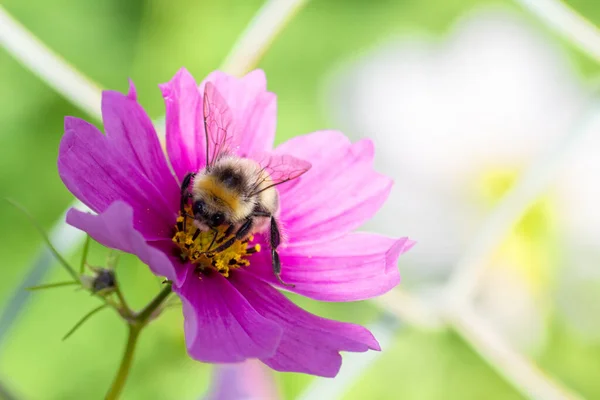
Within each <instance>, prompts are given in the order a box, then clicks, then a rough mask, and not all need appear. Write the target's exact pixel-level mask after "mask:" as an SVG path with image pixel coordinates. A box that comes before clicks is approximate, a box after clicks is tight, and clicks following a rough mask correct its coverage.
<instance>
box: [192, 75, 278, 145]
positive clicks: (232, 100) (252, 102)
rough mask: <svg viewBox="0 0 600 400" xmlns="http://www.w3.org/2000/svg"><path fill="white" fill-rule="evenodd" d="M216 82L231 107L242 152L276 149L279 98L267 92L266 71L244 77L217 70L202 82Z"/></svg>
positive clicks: (201, 87) (203, 83)
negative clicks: (274, 145) (274, 142)
mask: <svg viewBox="0 0 600 400" xmlns="http://www.w3.org/2000/svg"><path fill="white" fill-rule="evenodd" d="M207 81H208V82H212V83H214V84H215V86H216V87H217V89H218V90H219V93H220V94H221V96H223V98H224V99H225V101H226V102H227V104H228V105H229V107H230V108H231V110H232V112H233V115H234V118H235V119H236V125H237V127H238V132H237V134H238V135H239V138H238V140H236V143H238V144H239V146H240V151H239V153H240V154H241V155H247V156H252V155H254V154H258V153H261V152H264V151H270V150H272V149H273V141H274V139H275V129H276V125H277V98H276V96H275V94H274V93H271V92H267V78H266V77H265V73H264V72H263V71H262V70H259V69H257V70H254V71H252V72H250V73H248V74H247V75H246V76H244V77H243V78H241V79H240V78H237V77H234V76H231V75H227V74H225V73H223V72H221V71H214V72H212V73H211V74H210V75H208V77H207V78H206V79H205V80H204V81H203V82H202V84H200V89H201V90H203V88H204V85H205V84H206V82H207Z"/></svg>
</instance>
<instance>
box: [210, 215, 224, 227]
mask: <svg viewBox="0 0 600 400" xmlns="http://www.w3.org/2000/svg"><path fill="white" fill-rule="evenodd" d="M224 221H225V215H223V213H221V212H218V213H215V214H213V216H212V217H211V218H210V222H211V225H212V226H219V225H221V224H222V223H223V222H224Z"/></svg>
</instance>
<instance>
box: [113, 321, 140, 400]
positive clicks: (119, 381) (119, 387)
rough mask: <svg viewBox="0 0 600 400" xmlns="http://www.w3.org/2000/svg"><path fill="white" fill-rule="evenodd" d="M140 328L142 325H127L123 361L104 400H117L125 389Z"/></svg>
mask: <svg viewBox="0 0 600 400" xmlns="http://www.w3.org/2000/svg"><path fill="white" fill-rule="evenodd" d="M142 327H143V326H142V325H129V336H128V338H127V346H125V352H124V353H123V359H122V360H121V365H120V366H119V371H118V372H117V376H115V380H114V381H113V383H112V385H111V387H110V390H109V391H108V394H107V395H106V400H115V399H118V398H119V395H120V394H121V391H123V388H124V387H125V382H126V381H127V376H128V375H129V370H130V369H131V363H132V362H133V353H134V352H135V347H136V345H137V340H138V337H139V335H140V332H141V331H142Z"/></svg>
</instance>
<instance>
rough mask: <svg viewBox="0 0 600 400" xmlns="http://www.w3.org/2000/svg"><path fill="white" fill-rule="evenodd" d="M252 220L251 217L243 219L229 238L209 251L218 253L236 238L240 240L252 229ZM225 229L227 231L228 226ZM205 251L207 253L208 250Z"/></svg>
mask: <svg viewBox="0 0 600 400" xmlns="http://www.w3.org/2000/svg"><path fill="white" fill-rule="evenodd" d="M252 222H253V220H252V218H248V219H247V220H245V221H244V223H243V224H242V226H240V229H238V230H237V232H236V233H235V235H234V236H233V237H231V238H229V240H227V241H226V242H225V243H223V244H221V245H219V247H217V248H216V249H214V250H212V251H210V253H220V252H221V251H223V250H226V249H228V248H229V247H230V246H231V245H232V244H234V243H235V241H236V240H242V239H243V238H245V237H246V236H247V235H248V233H250V230H251V229H252ZM227 230H228V231H229V228H228V229H227ZM232 230H233V228H232ZM206 253H208V251H207V252H206Z"/></svg>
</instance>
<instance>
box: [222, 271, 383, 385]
mask: <svg viewBox="0 0 600 400" xmlns="http://www.w3.org/2000/svg"><path fill="white" fill-rule="evenodd" d="M230 279H231V283H233V284H234V285H235V287H236V288H237V290H238V291H239V292H240V293H241V294H242V295H243V296H244V297H245V298H246V299H248V301H249V302H250V304H251V305H252V307H254V309H255V310H256V311H258V312H259V313H260V314H261V315H263V316H264V317H266V318H268V319H270V320H272V321H274V322H276V323H277V324H278V325H279V326H281V327H282V328H283V335H282V336H281V342H280V343H279V347H278V348H277V352H276V353H275V355H273V356H271V357H261V361H262V362H264V363H265V364H267V365H268V366H269V367H271V368H273V369H275V370H277V371H293V372H304V373H308V374H312V375H319V376H326V377H334V376H335V375H336V374H337V373H338V371H339V369H340V366H341V364H342V357H341V356H340V354H339V352H340V351H352V352H364V351H367V350H369V349H371V350H380V348H379V344H378V343H377V340H375V338H374V337H373V335H372V334H371V332H369V331H368V330H367V329H365V328H363V327H362V326H359V325H355V324H350V323H346V322H338V321H333V320H329V319H325V318H321V317H318V316H316V315H313V314H310V313H308V312H306V311H304V310H302V309H301V308H299V307H298V306H296V305H295V304H294V303H292V302H291V301H290V300H288V299H287V298H286V297H285V296H284V295H282V294H281V293H279V292H278V291H277V290H275V289H274V288H272V287H271V286H270V285H268V284H266V283H264V282H262V281H260V280H258V279H256V278H254V277H253V276H252V275H251V274H248V273H247V272H245V271H241V270H238V271H234V273H232V274H231V278H230Z"/></svg>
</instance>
